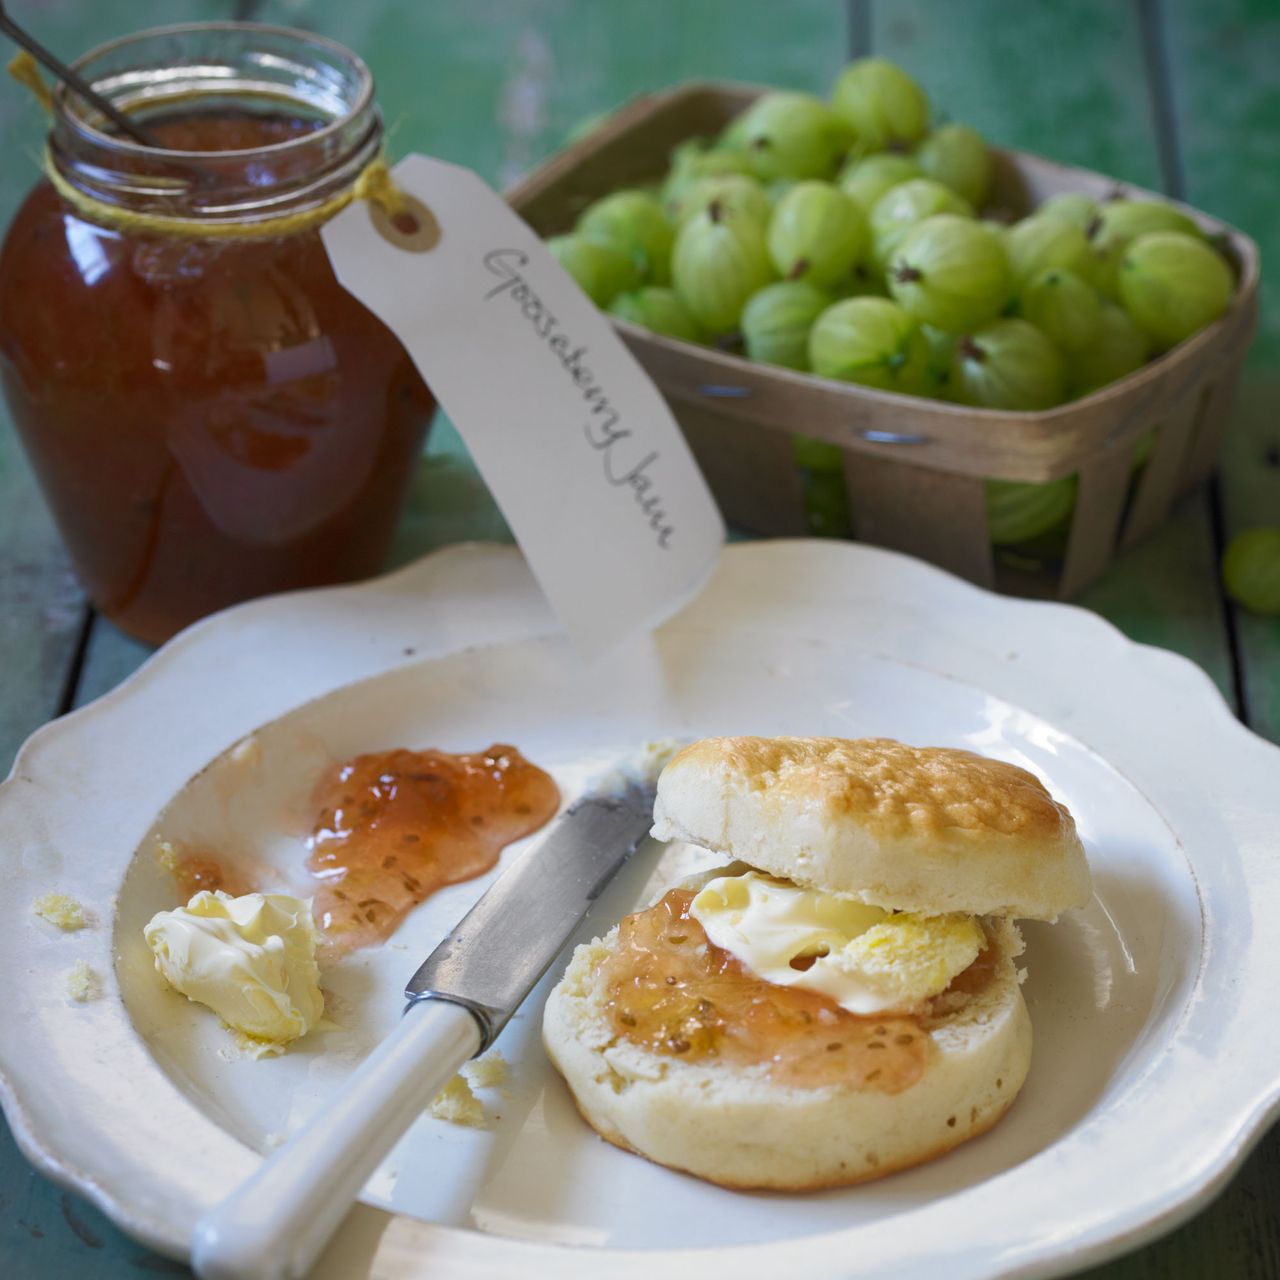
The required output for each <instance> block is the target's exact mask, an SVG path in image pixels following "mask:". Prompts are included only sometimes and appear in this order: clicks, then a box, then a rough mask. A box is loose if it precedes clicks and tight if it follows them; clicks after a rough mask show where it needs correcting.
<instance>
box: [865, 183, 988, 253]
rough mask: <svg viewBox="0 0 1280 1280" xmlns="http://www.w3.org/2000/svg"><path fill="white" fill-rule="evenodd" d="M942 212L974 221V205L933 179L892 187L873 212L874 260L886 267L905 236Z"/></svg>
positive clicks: (872, 237) (877, 203)
mask: <svg viewBox="0 0 1280 1280" xmlns="http://www.w3.org/2000/svg"><path fill="white" fill-rule="evenodd" d="M939 213H953V214H956V215H957V216H958V217H962V218H971V217H973V206H972V205H970V204H969V202H968V201H967V200H966V199H965V198H964V197H963V196H958V195H956V193H955V192H954V191H952V190H951V188H950V187H944V186H943V185H942V183H940V182H935V181H934V180H933V179H932V178H909V179H908V180H907V181H906V182H900V183H898V185H897V186H896V187H892V188H890V189H889V190H888V191H887V192H885V194H884V195H882V196H881V197H880V199H879V200H877V201H876V203H875V205H874V207H873V208H872V210H871V239H872V257H873V258H874V259H875V261H876V262H877V263H878V264H879V265H880V266H881V267H882V268H883V267H886V266H887V265H888V263H889V260H890V259H891V258H892V257H893V254H894V250H896V249H897V247H898V245H899V244H900V243H901V241H902V238H903V236H905V235H906V234H907V232H908V231H910V230H911V228H912V227H914V226H916V224H917V223H920V222H923V221H924V220H925V219H926V218H932V217H934V216H935V215H936V214H939Z"/></svg>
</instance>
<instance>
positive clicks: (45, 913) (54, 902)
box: [31, 893, 88, 933]
mask: <svg viewBox="0 0 1280 1280" xmlns="http://www.w3.org/2000/svg"><path fill="white" fill-rule="evenodd" d="M31 910H32V911H34V912H35V913H36V915H38V916H39V917H40V919H41V920H47V921H48V922H49V923H50V924H51V925H53V926H54V927H55V928H58V929H62V930H63V931H64V932H66V933H71V932H73V931H74V930H76V929H83V928H84V927H85V925H86V924H88V921H87V920H86V919H85V914H84V908H83V907H82V906H81V905H80V904H79V903H78V902H77V901H76V900H75V899H74V898H72V897H70V896H69V895H68V894H65V893H42V894H41V895H40V896H39V897H38V898H37V899H36V900H35V901H34V902H33V903H32V904H31Z"/></svg>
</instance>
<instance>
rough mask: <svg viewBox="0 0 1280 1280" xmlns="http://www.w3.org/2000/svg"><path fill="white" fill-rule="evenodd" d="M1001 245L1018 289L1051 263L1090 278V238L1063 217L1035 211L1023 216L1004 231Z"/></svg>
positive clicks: (1082, 277) (1019, 290) (1091, 262)
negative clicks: (1029, 215) (1025, 216)
mask: <svg viewBox="0 0 1280 1280" xmlns="http://www.w3.org/2000/svg"><path fill="white" fill-rule="evenodd" d="M1004 247H1005V252H1006V253H1007V254H1008V255H1009V269H1010V270H1011V271H1012V273H1013V285H1014V291H1015V292H1017V293H1021V291H1022V290H1023V289H1024V288H1026V286H1027V285H1028V284H1029V283H1030V282H1031V280H1032V279H1033V278H1034V277H1036V276H1038V275H1039V274H1040V273H1041V272H1042V271H1048V270H1049V269H1050V268H1051V267H1062V268H1064V269H1065V270H1067V271H1073V272H1075V274H1076V275H1078V276H1079V277H1080V278H1081V279H1082V280H1089V279H1090V278H1091V275H1092V270H1093V254H1092V250H1091V249H1090V247H1089V241H1088V239H1087V238H1086V236H1085V234H1084V232H1083V231H1081V230H1080V228H1079V227H1077V226H1075V225H1074V224H1073V223H1070V222H1067V221H1066V220H1065V219H1063V218H1055V217H1052V216H1045V215H1044V214H1038V213H1037V214H1032V216H1031V217H1029V218H1023V219H1022V221H1021V222H1015V223H1014V224H1013V226H1011V227H1009V228H1008V230H1007V231H1005V233H1004Z"/></svg>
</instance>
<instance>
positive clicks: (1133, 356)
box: [1067, 299, 1151, 397]
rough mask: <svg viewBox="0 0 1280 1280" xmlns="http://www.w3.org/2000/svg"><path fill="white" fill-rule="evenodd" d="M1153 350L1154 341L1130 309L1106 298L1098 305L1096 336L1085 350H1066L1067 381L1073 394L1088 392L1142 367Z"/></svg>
mask: <svg viewBox="0 0 1280 1280" xmlns="http://www.w3.org/2000/svg"><path fill="white" fill-rule="evenodd" d="M1150 353H1151V343H1150V342H1149V341H1148V340H1147V336H1146V334H1144V333H1143V332H1142V330H1141V329H1139V328H1138V326H1137V325H1136V324H1134V323H1133V321H1132V320H1131V319H1130V318H1129V313H1128V312H1127V311H1125V309H1124V308H1123V307H1121V306H1119V305H1118V304H1116V303H1114V302H1111V301H1109V300H1107V299H1103V301H1102V304H1101V306H1100V307H1099V309H1098V331H1097V337H1096V338H1095V339H1094V341H1093V342H1092V343H1090V344H1089V346H1087V347H1084V348H1083V349H1082V350H1079V351H1069V352H1067V385H1068V388H1069V390H1070V393H1071V396H1072V397H1078V396H1087V395H1088V394H1089V393H1090V392H1092V391H1097V390H1098V389H1099V388H1100V387H1105V386H1108V385H1109V384H1110V383H1112V382H1115V381H1116V380H1117V379H1119V378H1123V377H1125V376H1126V375H1127V374H1130V373H1132V372H1133V371H1134V370H1135V369H1141V368H1142V366H1143V365H1144V364H1145V363H1146V360H1147V356H1148V355H1150Z"/></svg>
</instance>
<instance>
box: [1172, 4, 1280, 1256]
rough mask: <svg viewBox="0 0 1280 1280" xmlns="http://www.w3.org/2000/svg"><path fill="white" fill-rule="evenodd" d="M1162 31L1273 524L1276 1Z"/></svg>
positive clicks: (1267, 708)
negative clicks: (1216, 234)
mask: <svg viewBox="0 0 1280 1280" xmlns="http://www.w3.org/2000/svg"><path fill="white" fill-rule="evenodd" d="M1165 35H1166V44H1165V47H1166V54H1167V57H1168V60H1169V68H1170V88H1171V99H1172V103H1171V106H1172V112H1173V117H1174V125H1175V130H1176V135H1177V139H1178V159H1179V166H1180V170H1181V180H1182V183H1183V186H1184V187H1185V190H1186V196H1187V199H1188V200H1189V201H1191V203H1193V204H1197V205H1202V206H1203V207H1204V208H1205V209H1207V210H1209V211H1210V212H1212V213H1216V214H1218V215H1219V216H1221V217H1223V218H1225V219H1226V220H1227V221H1229V222H1233V223H1235V224H1236V225H1238V226H1243V227H1247V228H1248V229H1249V233H1250V235H1252V236H1253V237H1254V238H1255V239H1256V240H1257V241H1258V243H1259V247H1260V248H1261V250H1262V259H1263V261H1264V262H1265V263H1266V264H1267V267H1268V274H1265V275H1264V278H1263V283H1262V310H1261V321H1260V325H1259V330H1258V338H1257V341H1256V342H1255V343H1254V346H1253V350H1252V351H1251V352H1250V358H1249V361H1248V365H1247V368H1246V374H1245V380H1244V385H1243V387H1242V388H1241V392H1240V398H1239V401H1238V404H1237V409H1236V414H1235V421H1234V423H1233V426H1232V430H1231V432H1230V433H1229V435H1228V437H1227V444H1226V448H1225V451H1224V455H1223V466H1222V484H1221V491H1222V515H1223V522H1224V525H1225V532H1226V534H1227V536H1228V537H1229V536H1230V535H1232V534H1234V533H1237V532H1239V531H1240V530H1242V529H1247V528H1251V527H1253V526H1255V525H1280V278H1277V276H1276V274H1275V270H1274V268H1275V265H1276V264H1277V263H1280V219H1278V218H1277V217H1276V204H1277V200H1278V199H1280V169H1278V167H1277V159H1276V156H1277V150H1278V149H1280V78H1278V77H1280V5H1276V4H1274V3H1272V4H1267V3H1262V4H1259V3H1257V2H1256V0H1218V2H1217V3H1215V4H1212V5H1207V4H1203V3H1196V2H1195V0H1171V3H1170V4H1169V5H1168V23H1167V27H1166V31H1165ZM1234 621H1235V626H1236V630H1237V639H1238V645H1239V657H1240V667H1241V670H1240V677H1241V688H1242V692H1243V694H1244V700H1245V707H1244V710H1245V715H1246V718H1247V720H1248V722H1249V723H1250V724H1251V725H1252V726H1253V727H1254V728H1255V729H1257V731H1258V732H1259V733H1262V734H1265V735H1266V736H1267V737H1269V738H1271V739H1273V740H1276V741H1280V618H1258V617H1254V616H1252V615H1250V614H1248V613H1246V612H1245V611H1243V610H1235V611H1234ZM1276 1274H1280V1266H1277V1268H1276Z"/></svg>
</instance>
